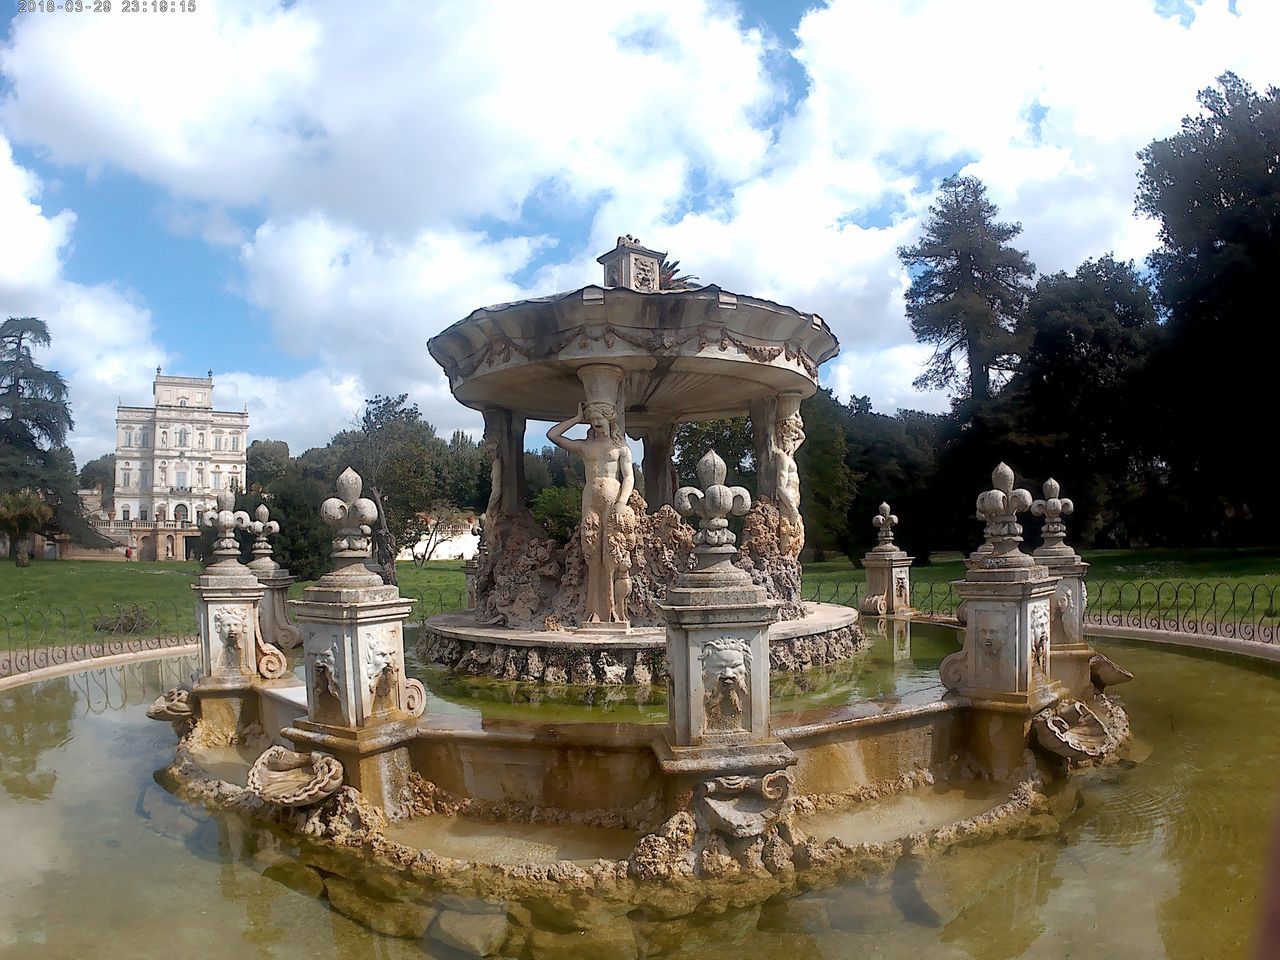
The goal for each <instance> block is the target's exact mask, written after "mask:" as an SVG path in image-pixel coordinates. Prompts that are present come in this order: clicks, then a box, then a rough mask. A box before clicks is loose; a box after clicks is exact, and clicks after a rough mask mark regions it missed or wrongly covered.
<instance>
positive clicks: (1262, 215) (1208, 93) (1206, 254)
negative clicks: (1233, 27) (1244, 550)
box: [1138, 73, 1280, 542]
mask: <svg viewBox="0 0 1280 960" xmlns="http://www.w3.org/2000/svg"><path fill="white" fill-rule="evenodd" d="M1199 101H1200V106H1201V108H1202V109H1201V111H1200V112H1199V113H1198V114H1196V115H1194V116H1189V117H1187V118H1185V119H1184V120H1183V121H1182V127H1181V129H1180V130H1179V131H1178V132H1177V133H1176V134H1174V135H1173V136H1171V137H1169V138H1167V139H1164V140H1157V141H1155V142H1154V143H1152V144H1151V145H1150V146H1148V147H1147V148H1146V149H1145V150H1143V151H1142V152H1141V153H1140V154H1139V158H1140V159H1141V161H1142V170H1141V174H1140V179H1139V187H1138V209H1139V210H1140V211H1142V212H1144V213H1147V214H1149V215H1151V216H1153V217H1156V218H1157V219H1158V220H1159V222H1160V240H1161V247H1160V249H1159V250H1157V251H1156V253H1155V254H1153V255H1152V257H1151V266H1152V269H1153V271H1154V273H1155V277H1156V281H1157V288H1158V291H1159V295H1160V301H1161V305H1162V307H1163V309H1164V310H1165V311H1166V312H1167V315H1168V320H1167V328H1168V330H1167V333H1168V335H1167V337H1166V338H1165V340H1164V342H1163V344H1162V346H1161V348H1160V350H1159V351H1158V352H1157V353H1156V354H1155V355H1154V356H1153V357H1152V362H1151V364H1150V369H1149V371H1148V376H1147V377H1146V378H1145V380H1144V383H1143V391H1144V394H1145V395H1146V396H1148V397H1151V398H1158V408H1157V410H1158V416H1157V417H1155V418H1153V419H1152V420H1151V422H1150V424H1149V426H1150V428H1151V429H1152V431H1153V432H1154V433H1155V437H1154V438H1153V439H1154V440H1155V441H1156V442H1157V443H1158V445H1159V449H1160V452H1161V463H1162V466H1163V468H1164V470H1165V472H1166V476H1165V478H1164V479H1165V484H1166V488H1167V489H1168V490H1170V491H1176V492H1177V494H1178V496H1177V498H1176V499H1175V501H1174V503H1173V504H1172V505H1171V507H1170V509H1171V510H1172V513H1171V515H1170V516H1169V517H1167V520H1169V521H1172V522H1171V524H1170V525H1171V526H1177V527H1178V528H1179V530H1180V532H1182V533H1183V534H1184V535H1185V536H1187V537H1188V538H1189V539H1190V540H1191V542H1204V541H1206V540H1209V541H1216V542H1223V541H1235V542H1239V541H1242V540H1247V541H1253V542H1259V541H1268V540H1274V539H1275V538H1276V537H1277V536H1280V510H1278V509H1277V506H1276V501H1275V497H1274V495H1273V494H1272V493H1271V490H1270V481H1269V477H1268V476H1267V472H1266V471H1264V470H1258V469H1224V468H1223V466H1222V451H1224V450H1225V451H1229V452H1230V454H1238V453H1241V452H1244V451H1250V450H1254V449H1256V438H1257V428H1258V425H1257V418H1258V417H1259V416H1260V415H1265V414H1266V413H1267V412H1269V410H1270V409H1271V408H1272V407H1273V406H1274V404H1273V402H1272V397H1273V393H1274V378H1275V372H1274V371H1275V358H1276V355H1277V348H1280V333H1278V332H1277V326H1276V323H1275V321H1274V316H1273V315H1274V313H1275V282H1276V278H1277V277H1280V90H1277V89H1276V88H1274V87H1273V88H1270V89H1268V90H1267V91H1266V92H1265V93H1259V92H1257V91H1255V90H1254V89H1253V88H1252V87H1250V86H1249V85H1248V84H1247V83H1245V82H1244V81H1243V80H1241V79H1240V78H1239V77H1237V76H1236V75H1235V74H1232V73H1226V74H1223V75H1222V76H1221V77H1219V78H1218V80H1217V83H1216V85H1215V86H1212V87H1209V88H1207V89H1205V90H1203V91H1201V93H1200V95H1199Z"/></svg>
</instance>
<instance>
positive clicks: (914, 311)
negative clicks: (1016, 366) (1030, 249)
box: [898, 176, 1035, 403]
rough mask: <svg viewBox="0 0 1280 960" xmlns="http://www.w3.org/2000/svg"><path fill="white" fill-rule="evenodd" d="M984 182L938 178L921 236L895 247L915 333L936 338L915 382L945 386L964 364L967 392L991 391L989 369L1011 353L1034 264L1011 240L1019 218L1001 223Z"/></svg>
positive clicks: (975, 396) (975, 395)
mask: <svg viewBox="0 0 1280 960" xmlns="http://www.w3.org/2000/svg"><path fill="white" fill-rule="evenodd" d="M997 214H998V211H997V210H996V207H995V204H993V203H992V202H991V201H990V200H988V199H987V188H986V187H985V186H984V185H983V183H982V181H981V180H978V179H976V178H974V177H961V176H953V177H948V178H947V179H946V180H944V181H942V185H941V187H939V190H938V199H937V202H936V203H935V204H934V205H933V206H932V207H930V208H929V220H928V222H927V223H926V224H925V233H924V236H923V237H921V238H920V241H919V242H918V243H917V244H916V245H915V246H913V247H903V248H902V249H901V250H899V251H898V256H899V257H901V258H902V262H903V264H905V265H906V267H907V269H908V270H909V271H910V272H911V275H912V278H913V279H912V281H911V289H910V290H908V291H907V316H908V317H909V318H910V320H911V330H912V332H913V333H914V334H915V335H916V339H917V340H920V341H921V342H923V343H931V344H933V345H934V353H933V359H932V360H931V361H930V362H929V366H928V367H927V368H926V370H925V372H924V373H923V374H921V375H920V377H918V378H917V380H916V383H917V384H918V385H923V386H927V387H949V386H953V385H955V384H957V383H959V382H960V381H961V379H962V377H961V373H960V368H959V365H958V362H959V361H960V360H961V359H963V360H964V362H965V363H966V364H967V366H968V369H969V376H968V397H969V398H970V399H972V400H974V401H977V402H979V403H981V402H982V401H984V400H986V399H987V398H988V397H989V396H990V395H991V371H992V369H994V368H998V367H1002V366H1003V363H1004V360H1005V358H1006V357H1007V356H1008V355H1009V354H1011V353H1013V352H1014V340H1013V333H1014V327H1015V325H1016V323H1017V321H1018V319H1019V318H1020V317H1021V316H1022V312H1023V309H1024V307H1025V306H1026V300H1027V294H1028V292H1029V282H1030V280H1031V277H1032V276H1033V275H1034V273H1035V267H1034V266H1033V265H1032V264H1031V262H1030V261H1028V260H1027V255H1026V254H1025V253H1022V252H1021V251H1019V250H1015V249H1014V248H1013V247H1011V246H1009V242H1010V241H1011V240H1013V239H1014V238H1015V237H1016V236H1017V235H1018V234H1019V233H1021V232H1022V227H1021V225H1020V224H1016V223H999V222H997V221H996V219H995V218H996V216H997Z"/></svg>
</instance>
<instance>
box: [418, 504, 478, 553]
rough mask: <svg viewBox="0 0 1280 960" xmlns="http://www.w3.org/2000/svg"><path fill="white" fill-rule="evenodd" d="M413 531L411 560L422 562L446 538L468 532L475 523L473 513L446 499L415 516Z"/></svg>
mask: <svg viewBox="0 0 1280 960" xmlns="http://www.w3.org/2000/svg"><path fill="white" fill-rule="evenodd" d="M416 519H417V524H416V526H415V529H414V532H415V533H416V534H417V540H416V541H415V542H414V544H413V562H414V563H416V564H424V563H426V562H427V561H428V560H430V559H431V558H432V557H433V556H434V555H435V552H436V550H437V549H438V548H439V547H440V544H442V543H444V541H446V540H452V539H453V538H454V537H457V536H461V535H462V534H464V533H469V532H470V530H471V528H472V526H473V525H474V524H475V520H476V518H475V515H474V514H470V513H467V511H465V510H459V509H458V508H457V507H455V506H454V505H453V504H452V503H449V502H447V501H444V502H441V503H437V504H433V505H432V506H431V507H430V508H429V509H427V510H424V511H422V512H421V513H419V514H418V516H417V518H416Z"/></svg>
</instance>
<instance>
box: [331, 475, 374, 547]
mask: <svg viewBox="0 0 1280 960" xmlns="http://www.w3.org/2000/svg"><path fill="white" fill-rule="evenodd" d="M336 487H337V494H338V495H337V496H336V497H330V498H329V499H328V500H326V501H325V502H324V503H322V504H320V519H321V520H323V521H324V522H325V523H327V524H328V525H329V526H331V527H333V528H334V530H335V535H334V538H333V557H334V559H335V560H337V559H339V558H341V559H344V560H347V559H358V560H366V559H368V558H369V557H370V556H372V547H373V540H372V535H373V529H372V527H371V526H370V525H371V524H372V523H373V522H374V521H375V520H377V519H378V508H377V506H376V505H375V504H374V502H373V501H372V500H370V499H368V498H367V497H362V496H360V491H361V490H362V489H363V488H364V481H363V480H361V479H360V474H358V473H356V472H355V471H354V470H352V469H351V468H350V467H347V469H345V470H343V471H342V475H341V476H340V477H338V482H337V484H336Z"/></svg>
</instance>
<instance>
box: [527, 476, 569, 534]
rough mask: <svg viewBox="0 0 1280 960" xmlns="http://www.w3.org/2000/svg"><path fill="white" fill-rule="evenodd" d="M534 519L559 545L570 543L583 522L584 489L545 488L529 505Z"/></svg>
mask: <svg viewBox="0 0 1280 960" xmlns="http://www.w3.org/2000/svg"><path fill="white" fill-rule="evenodd" d="M529 511H530V512H531V513H532V514H533V516H534V519H535V520H537V521H538V523H540V524H542V528H543V529H544V530H546V531H547V534H548V536H550V537H551V538H552V539H553V540H555V541H556V542H557V543H562V544H564V543H568V542H569V541H570V540H572V539H573V537H574V535H575V534H576V533H577V531H578V524H579V523H581V522H582V488H581V487H577V486H573V487H545V488H544V489H542V490H540V491H538V495H537V496H536V497H534V498H533V500H532V502H530V504H529Z"/></svg>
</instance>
